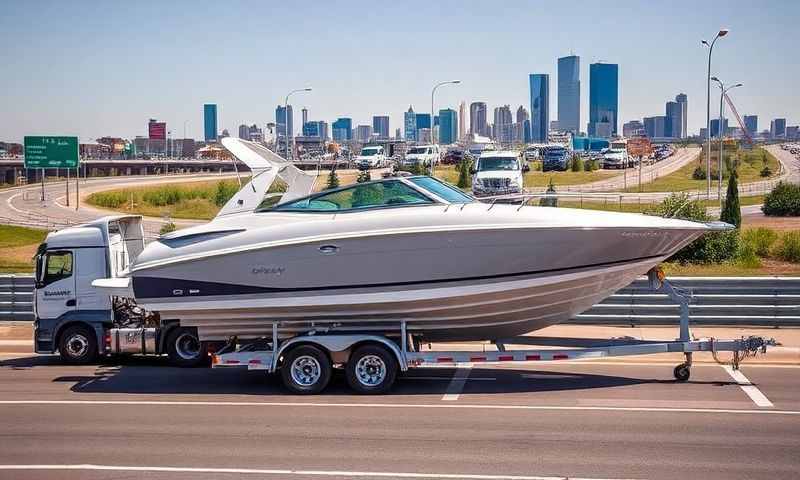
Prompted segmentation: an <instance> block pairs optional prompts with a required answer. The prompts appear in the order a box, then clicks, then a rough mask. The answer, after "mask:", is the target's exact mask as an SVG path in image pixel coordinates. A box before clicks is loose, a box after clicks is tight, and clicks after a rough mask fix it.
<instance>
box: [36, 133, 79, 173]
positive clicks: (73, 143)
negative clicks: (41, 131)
mask: <svg viewBox="0 0 800 480" xmlns="http://www.w3.org/2000/svg"><path fill="white" fill-rule="evenodd" d="M77 166H78V137H25V168H76V167H77Z"/></svg>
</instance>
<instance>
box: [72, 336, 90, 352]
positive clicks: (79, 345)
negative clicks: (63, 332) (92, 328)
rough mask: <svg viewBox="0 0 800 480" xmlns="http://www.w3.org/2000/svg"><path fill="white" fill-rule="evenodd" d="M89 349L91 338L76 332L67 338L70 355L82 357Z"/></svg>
mask: <svg viewBox="0 0 800 480" xmlns="http://www.w3.org/2000/svg"><path fill="white" fill-rule="evenodd" d="M88 350H89V339H88V338H86V337H85V336H84V335H82V334H80V333H76V334H75V335H72V336H71V337H69V338H68V339H67V353H68V354H69V356H70V357H82V356H84V355H85V354H86V352H87V351H88Z"/></svg>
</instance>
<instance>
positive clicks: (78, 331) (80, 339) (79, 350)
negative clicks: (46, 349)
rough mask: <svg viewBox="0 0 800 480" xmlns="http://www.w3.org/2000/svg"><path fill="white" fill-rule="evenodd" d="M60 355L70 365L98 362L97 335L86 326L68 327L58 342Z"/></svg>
mask: <svg viewBox="0 0 800 480" xmlns="http://www.w3.org/2000/svg"><path fill="white" fill-rule="evenodd" d="M58 353H59V355H60V356H61V360H63V361H64V363H68V364H70V365H87V364H89V363H92V362H94V361H95V360H97V335H96V334H95V332H94V330H92V329H91V328H89V327H87V326H86V325H73V326H71V327H67V329H66V330H64V333H62V334H61V337H60V338H59V340H58Z"/></svg>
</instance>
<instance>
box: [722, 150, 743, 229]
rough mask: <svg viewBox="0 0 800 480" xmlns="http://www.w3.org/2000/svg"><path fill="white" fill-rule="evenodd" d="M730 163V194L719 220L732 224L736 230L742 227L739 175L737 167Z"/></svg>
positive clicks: (728, 193) (727, 195) (726, 198)
mask: <svg viewBox="0 0 800 480" xmlns="http://www.w3.org/2000/svg"><path fill="white" fill-rule="evenodd" d="M731 163H733V162H732V161H730V162H729V163H728V171H729V172H730V176H729V177H728V192H727V194H726V197H725V202H724V203H723V204H722V212H720V216H719V219H720V220H722V221H723V222H726V223H730V224H731V225H734V226H735V227H736V228H739V227H741V226H742V211H741V208H739V182H738V177H739V174H738V172H737V171H736V166H735V165H731Z"/></svg>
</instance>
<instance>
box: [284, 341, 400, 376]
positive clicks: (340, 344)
mask: <svg viewBox="0 0 800 480" xmlns="http://www.w3.org/2000/svg"><path fill="white" fill-rule="evenodd" d="M369 342H375V343H380V344H382V345H385V346H386V347H387V348H388V349H389V351H391V352H392V353H394V356H395V358H397V364H398V365H399V366H400V370H401V371H403V372H405V371H406V370H408V364H407V362H406V358H405V355H403V353H402V352H401V351H400V348H399V347H398V346H397V344H396V343H394V342H392V341H391V340H389V339H388V338H386V337H381V336H379V335H303V336H300V337H294V338H292V339H290V340H288V341H286V342H284V343H283V344H282V345H281V346H280V348H279V349H278V352H277V355H275V356H274V357H273V358H272V371H273V372H274V371H277V369H278V359H279V358H281V357H282V356H283V354H284V352H286V351H288V350H289V349H290V348H292V346H293V345H297V344H303V343H305V344H312V345H317V346H320V347H322V348H324V349H325V350H327V351H328V352H331V353H335V352H343V351H345V350H348V349H350V348H351V347H352V346H353V345H355V344H358V343H369Z"/></svg>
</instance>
